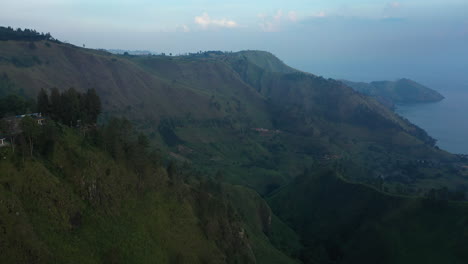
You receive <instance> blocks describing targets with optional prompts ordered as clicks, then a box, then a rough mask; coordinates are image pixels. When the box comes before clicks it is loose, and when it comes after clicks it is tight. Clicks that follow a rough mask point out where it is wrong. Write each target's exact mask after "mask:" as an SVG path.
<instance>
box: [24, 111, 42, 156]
mask: <svg viewBox="0 0 468 264" xmlns="http://www.w3.org/2000/svg"><path fill="white" fill-rule="evenodd" d="M20 127H21V130H22V132H23V136H24V138H25V139H26V141H27V142H28V144H29V152H30V155H31V157H32V156H33V151H34V141H35V140H36V139H37V137H38V136H39V134H40V132H41V130H40V127H39V125H38V124H37V122H36V120H34V118H32V117H30V116H25V117H23V118H22V119H21V122H20Z"/></svg>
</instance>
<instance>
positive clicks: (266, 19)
mask: <svg viewBox="0 0 468 264" xmlns="http://www.w3.org/2000/svg"><path fill="white" fill-rule="evenodd" d="M258 18H260V20H261V21H260V23H259V26H260V28H261V29H262V30H263V31H265V32H278V31H281V29H282V27H283V26H284V25H285V24H288V23H295V22H297V21H298V15H297V13H296V11H289V12H288V13H287V14H286V15H285V14H284V13H283V10H281V9H280V10H278V11H276V14H273V15H266V14H263V13H262V14H258Z"/></svg>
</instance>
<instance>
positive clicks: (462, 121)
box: [396, 85, 468, 154]
mask: <svg viewBox="0 0 468 264" xmlns="http://www.w3.org/2000/svg"><path fill="white" fill-rule="evenodd" d="M434 88H436V87H434ZM436 89H437V88H436ZM439 92H441V93H442V94H443V95H444V96H445V99H444V100H442V101H440V102H437V103H429V104H412V105H399V106H397V109H396V112H397V113H398V114H400V115H401V116H403V117H405V118H407V119H408V120H410V121H411V122H412V123H414V124H416V125H418V126H419V127H421V128H423V129H424V130H426V131H427V133H429V135H431V136H432V137H433V138H435V139H437V146H439V147H440V148H442V149H444V150H447V151H449V152H452V153H460V154H468V85H466V86H464V87H463V89H455V88H451V89H447V90H439Z"/></svg>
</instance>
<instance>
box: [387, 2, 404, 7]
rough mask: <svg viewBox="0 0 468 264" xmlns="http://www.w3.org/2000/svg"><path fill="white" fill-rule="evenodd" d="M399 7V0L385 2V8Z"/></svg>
mask: <svg viewBox="0 0 468 264" xmlns="http://www.w3.org/2000/svg"><path fill="white" fill-rule="evenodd" d="M400 7H401V4H400V3H399V2H391V3H388V4H387V8H390V9H392V8H400Z"/></svg>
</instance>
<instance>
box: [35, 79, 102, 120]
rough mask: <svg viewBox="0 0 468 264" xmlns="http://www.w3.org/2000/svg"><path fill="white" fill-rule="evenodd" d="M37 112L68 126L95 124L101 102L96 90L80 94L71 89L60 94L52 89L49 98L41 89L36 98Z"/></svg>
mask: <svg viewBox="0 0 468 264" xmlns="http://www.w3.org/2000/svg"><path fill="white" fill-rule="evenodd" d="M37 110H38V111H39V112H40V113H42V114H43V115H46V116H48V117H50V118H52V119H53V120H56V121H58V122H61V123H62V124H65V125H68V126H72V127H73V126H77V125H87V124H95V123H96V121H97V118H98V116H99V114H100V113H101V100H100V99H99V96H98V95H97V93H96V90H94V89H89V90H88V91H86V92H85V93H80V92H78V91H76V90H75V89H73V88H70V89H68V90H66V91H64V92H62V93H61V92H60V91H59V90H58V89H57V88H53V89H52V91H51V93H50V96H49V94H48V93H47V92H46V91H45V90H44V89H41V91H40V92H39V94H38V96H37Z"/></svg>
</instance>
